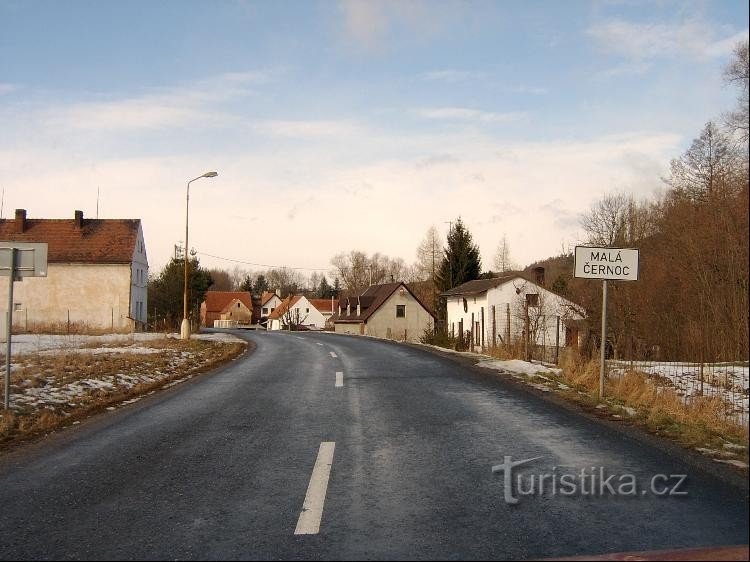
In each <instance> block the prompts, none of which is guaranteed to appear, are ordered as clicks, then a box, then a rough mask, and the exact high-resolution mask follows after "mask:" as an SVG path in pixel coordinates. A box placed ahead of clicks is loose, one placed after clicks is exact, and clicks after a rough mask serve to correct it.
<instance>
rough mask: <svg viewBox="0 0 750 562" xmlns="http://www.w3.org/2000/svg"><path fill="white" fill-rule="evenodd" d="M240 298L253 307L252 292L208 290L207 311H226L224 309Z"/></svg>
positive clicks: (242, 301) (249, 306) (246, 304)
mask: <svg viewBox="0 0 750 562" xmlns="http://www.w3.org/2000/svg"><path fill="white" fill-rule="evenodd" d="M235 300H239V301H240V302H241V303H242V304H244V305H245V306H246V307H248V308H249V309H250V310H252V309H253V301H252V298H251V297H250V293H249V292H246V291H208V292H206V300H205V302H206V312H218V313H220V312H224V309H225V308H226V307H227V306H229V305H230V304H232V302H234V301H235Z"/></svg>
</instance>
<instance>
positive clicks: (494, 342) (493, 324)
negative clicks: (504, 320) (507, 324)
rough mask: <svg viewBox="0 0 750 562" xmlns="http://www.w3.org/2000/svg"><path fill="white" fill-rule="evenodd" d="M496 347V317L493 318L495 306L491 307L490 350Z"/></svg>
mask: <svg viewBox="0 0 750 562" xmlns="http://www.w3.org/2000/svg"><path fill="white" fill-rule="evenodd" d="M496 347H497V317H496V316H495V305H494V304H493V305H492V348H493V349H494V348H496Z"/></svg>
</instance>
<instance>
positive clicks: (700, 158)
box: [666, 121, 739, 201]
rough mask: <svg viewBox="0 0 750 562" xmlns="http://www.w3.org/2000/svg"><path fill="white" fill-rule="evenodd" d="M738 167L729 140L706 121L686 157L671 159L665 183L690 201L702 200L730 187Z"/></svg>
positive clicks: (712, 123) (711, 122)
mask: <svg viewBox="0 0 750 562" xmlns="http://www.w3.org/2000/svg"><path fill="white" fill-rule="evenodd" d="M738 164H739V154H738V152H737V150H736V149H735V147H734V146H733V145H732V143H731V141H730V139H729V137H728V136H727V135H726V134H724V133H723V132H722V131H721V130H719V128H718V127H717V126H716V124H715V123H714V122H713V121H709V122H708V123H706V126H705V127H704V128H703V131H701V135H700V137H698V138H697V139H695V140H694V141H693V143H692V144H691V145H690V148H688V150H687V151H686V152H685V154H683V155H682V156H681V157H680V158H675V159H674V160H672V163H671V175H670V177H669V178H667V180H666V181H667V183H668V184H669V185H670V187H672V188H673V189H674V190H676V191H677V192H680V193H683V194H684V195H686V196H687V197H688V198H690V199H692V200H693V201H703V200H705V199H706V198H708V197H710V196H711V195H712V194H713V193H715V192H716V191H718V190H720V189H725V188H726V187H727V186H728V185H732V184H733V181H732V180H733V177H734V174H735V173H736V170H737V168H738Z"/></svg>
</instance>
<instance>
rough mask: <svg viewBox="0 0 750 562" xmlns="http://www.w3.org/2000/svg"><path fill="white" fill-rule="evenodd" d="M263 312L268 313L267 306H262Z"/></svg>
mask: <svg viewBox="0 0 750 562" xmlns="http://www.w3.org/2000/svg"><path fill="white" fill-rule="evenodd" d="M263 314H268V307H267V306H264V307H263Z"/></svg>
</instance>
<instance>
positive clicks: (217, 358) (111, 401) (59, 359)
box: [0, 338, 247, 448]
mask: <svg viewBox="0 0 750 562" xmlns="http://www.w3.org/2000/svg"><path fill="white" fill-rule="evenodd" d="M123 344H125V347H123ZM128 347H130V348H132V351H128ZM246 348H247V345H246V344H245V343H242V342H224V341H205V340H198V339H190V340H179V339H173V338H163V339H157V340H151V341H146V342H141V343H138V344H137V349H136V344H134V343H133V342H132V341H129V340H124V341H123V342H113V343H110V344H107V345H105V346H103V347H100V348H97V349H86V348H81V349H78V348H64V349H59V350H50V351H46V352H39V353H34V354H27V355H20V356H16V357H14V358H13V367H12V369H11V409H10V410H9V411H5V412H2V413H1V414H0V448H6V447H8V446H10V445H12V444H14V443H17V442H20V441H25V440H29V439H33V438H35V437H38V436H40V435H43V434H46V433H49V432H50V431H54V430H56V429H58V428H61V427H64V426H67V425H72V424H76V423H79V422H80V421H81V420H82V419H84V418H85V417H87V416H90V415H92V414H94V413H97V412H101V411H103V410H106V409H114V406H115V405H117V404H122V403H129V402H131V401H136V400H137V399H139V398H140V397H142V396H143V395H145V394H152V393H154V392H155V391H156V390H158V389H160V388H163V387H166V386H171V385H173V384H177V383H178V382H181V381H183V380H185V379H188V378H192V377H193V376H195V375H196V374H198V373H201V372H204V371H208V370H211V369H214V368H216V367H218V366H219V365H222V364H223V363H226V362H227V361H230V360H232V359H234V358H235V357H237V356H239V355H240V354H241V353H243V352H244V351H245V349H246Z"/></svg>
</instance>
